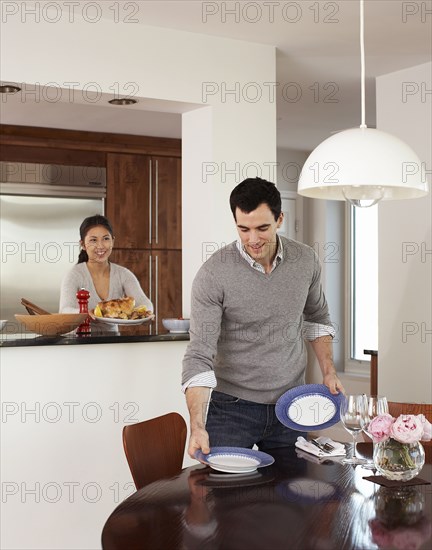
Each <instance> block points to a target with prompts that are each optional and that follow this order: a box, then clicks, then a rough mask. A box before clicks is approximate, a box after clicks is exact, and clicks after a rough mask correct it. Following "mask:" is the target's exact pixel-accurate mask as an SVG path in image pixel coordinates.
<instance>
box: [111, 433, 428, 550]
mask: <svg viewBox="0 0 432 550" xmlns="http://www.w3.org/2000/svg"><path fill="white" fill-rule="evenodd" d="M362 447H363V448H362V449H361V452H362V451H363V454H367V453H368V452H369V451H371V448H372V446H371V445H367V444H366V445H364V444H363V446H362ZM298 453H299V452H298V451H296V450H295V449H293V448H285V449H280V450H278V451H277V452H276V451H274V452H272V453H271V454H272V455H273V456H274V457H275V463H274V464H273V465H272V466H269V467H266V468H262V469H260V470H258V472H256V473H254V474H247V475H243V476H233V475H231V474H223V473H219V472H215V471H213V470H211V469H210V468H208V467H205V466H203V465H198V466H193V467H190V468H186V469H185V470H183V472H182V473H181V474H180V475H179V476H177V477H174V478H171V479H165V480H161V481H158V482H155V483H152V484H151V485H148V486H147V487H144V488H143V489H141V490H140V491H137V492H136V493H135V494H133V495H132V496H130V497H129V498H128V499H127V500H125V501H124V502H122V503H121V504H120V505H119V506H118V507H117V508H116V510H115V511H114V512H113V513H112V514H111V516H110V517H109V518H108V520H107V522H106V524H105V526H104V529H103V533H102V545H103V548H104V550H126V549H127V550H134V549H147V548H148V549H151V550H157V549H160V550H176V549H182V550H189V549H191V550H193V549H195V548H196V549H197V550H198V549H199V550H205V549H220V550H278V549H284V550H286V549H290V550H291V549H301V550H306V549H319V550H327V549H328V550H335V549H363V550H364V549H369V548H370V549H376V548H386V549H387V548H388V549H390V548H400V549H407V548H410V549H412V550H417V549H423V548H428V549H429V548H431V545H432V522H431V512H432V489H431V487H432V485H418V486H410V487H406V486H403V487H398V488H392V489H389V488H386V487H381V486H380V485H377V484H375V483H372V482H370V481H367V480H365V479H363V478H364V477H366V476H369V475H372V474H373V472H372V471H371V470H366V469H365V468H363V467H361V466H355V467H354V466H351V465H343V464H341V463H340V462H334V461H331V460H328V461H325V462H322V463H317V462H316V461H315V458H314V457H310V456H309V457H308V458H305V455H304V454H301V456H299V454H298ZM419 477H421V478H422V479H427V480H428V481H431V477H432V467H431V465H430V463H429V464H426V465H425V466H424V468H423V470H422V471H421V473H420V476H419Z"/></svg>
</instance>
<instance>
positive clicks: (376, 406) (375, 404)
mask: <svg viewBox="0 0 432 550" xmlns="http://www.w3.org/2000/svg"><path fill="white" fill-rule="evenodd" d="M364 398H365V400H366V422H365V425H364V428H363V431H364V433H365V434H366V435H367V436H368V437H370V438H371V439H372V436H371V435H370V433H369V432H368V427H369V424H370V423H371V420H372V419H373V418H375V417H376V416H378V415H380V414H389V406H388V402H387V397H382V396H371V397H367V396H366V395H365V396H364Z"/></svg>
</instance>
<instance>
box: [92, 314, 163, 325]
mask: <svg viewBox="0 0 432 550" xmlns="http://www.w3.org/2000/svg"><path fill="white" fill-rule="evenodd" d="M91 318H92V319H93V320H95V321H98V322H99V323H106V324H107V325H142V324H143V323H148V322H149V321H153V319H154V318H155V316H154V315H151V316H150V317H143V318H142V319H113V318H111V317H95V316H94V315H92V316H91Z"/></svg>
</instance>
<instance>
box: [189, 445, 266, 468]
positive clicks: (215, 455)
mask: <svg viewBox="0 0 432 550" xmlns="http://www.w3.org/2000/svg"><path fill="white" fill-rule="evenodd" d="M195 458H197V459H198V460H200V461H201V462H203V463H204V464H207V465H208V466H210V467H211V468H213V470H217V471H218V472H225V473H228V474H249V473H251V472H255V471H256V469H257V468H262V467H263V466H269V465H270V464H273V462H274V458H273V457H272V456H270V455H269V454H267V453H263V452H262V451H254V450H252V449H244V448H242V447H212V448H211V449H210V452H209V453H208V454H206V455H205V454H203V453H202V452H201V451H196V453H195Z"/></svg>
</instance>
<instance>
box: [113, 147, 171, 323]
mask: <svg viewBox="0 0 432 550" xmlns="http://www.w3.org/2000/svg"><path fill="white" fill-rule="evenodd" d="M107 197H108V198H107V208H106V212H107V217H108V219H109V220H110V221H111V223H112V224H113V226H114V231H115V243H114V250H113V253H112V256H111V258H112V261H113V262H115V263H118V264H120V265H123V266H125V267H127V268H128V269H130V270H131V271H133V273H135V275H136V276H137V277H138V280H139V281H140V283H141V286H142V288H143V290H144V292H145V293H146V294H147V295H148V297H149V298H150V299H151V300H152V302H153V305H154V312H155V315H156V320H155V322H154V323H153V324H152V325H150V326H149V327H147V328H145V327H144V326H143V327H140V329H137V328H136V329H133V331H132V330H131V329H132V327H130V329H128V332H129V333H131V332H138V331H139V332H140V333H142V332H143V331H149V332H150V334H151V333H153V334H154V333H156V334H159V333H164V332H166V330H165V329H164V327H163V325H162V319H163V318H165V317H180V316H181V314H182V284H181V273H182V255H181V161H180V159H179V158H176V157H163V156H150V155H130V154H117V153H116V154H108V155H107Z"/></svg>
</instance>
